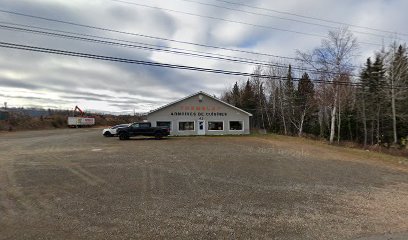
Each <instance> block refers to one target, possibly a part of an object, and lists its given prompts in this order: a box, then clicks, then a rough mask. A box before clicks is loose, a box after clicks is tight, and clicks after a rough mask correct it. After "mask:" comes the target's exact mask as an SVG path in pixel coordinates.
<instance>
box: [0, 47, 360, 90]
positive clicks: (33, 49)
mask: <svg viewBox="0 0 408 240" xmlns="http://www.w3.org/2000/svg"><path fill="white" fill-rule="evenodd" d="M0 47H3V48H11V49H19V50H25V51H31V52H40V53H48V54H57V55H64V56H72V57H80V58H89V59H96V60H103V61H112V62H120V63H129V64H139V65H146V66H154V67H164V68H172V69H181V70H190V71H199V72H207V73H217V74H224V75H233V76H244V77H254V78H265V79H269V80H284V79H286V77H282V76H272V75H265V74H255V73H248V72H239V71H227V70H223V69H213V68H201V67H194V66H186V65H177V64H167V63H158V62H151V61H143V60H135V59H128V58H118V57H110V56H103V55H96V54H88V53H82V52H73V51H65V50H59V49H51V48H42V47H35V46H30V45H22V44H15V43H9V42H0ZM292 79H293V80H294V81H300V79H301V78H295V77H293V78H292ZM311 81H312V82H313V83H321V84H336V85H346V86H361V84H360V83H353V82H344V81H327V80H319V79H311Z"/></svg>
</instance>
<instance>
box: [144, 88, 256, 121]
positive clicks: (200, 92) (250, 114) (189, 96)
mask: <svg viewBox="0 0 408 240" xmlns="http://www.w3.org/2000/svg"><path fill="white" fill-rule="evenodd" d="M199 94H202V95H205V96H207V97H209V98H212V99H214V100H216V101H218V102H220V103H223V104H225V105H227V106H229V107H231V108H233V109H235V110H238V111H240V112H243V113H245V114H247V115H248V116H250V117H252V113H249V112H247V111H244V110H242V109H240V108H237V107H235V106H234V105H231V104H229V103H227V102H224V101H222V100H220V99H218V98H216V97H214V96H211V95H210V94H208V93H205V92H203V91H199V92H197V93H194V94H191V95H188V96H187V97H184V98H182V99H179V100H177V101H174V102H171V103H169V104H166V105H164V106H161V107H159V108H156V109H154V110H152V111H150V112H149V113H148V114H147V115H149V114H151V113H154V112H157V111H159V110H161V109H164V108H167V107H169V106H171V105H174V104H176V103H179V102H181V101H184V100H186V99H188V98H191V97H194V96H196V95H199Z"/></svg>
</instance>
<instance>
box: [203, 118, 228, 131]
mask: <svg viewBox="0 0 408 240" xmlns="http://www.w3.org/2000/svg"><path fill="white" fill-rule="evenodd" d="M210 122H222V130H210ZM207 131H210V132H223V131H225V122H224V121H218V120H213V121H210V120H208V121H207Z"/></svg>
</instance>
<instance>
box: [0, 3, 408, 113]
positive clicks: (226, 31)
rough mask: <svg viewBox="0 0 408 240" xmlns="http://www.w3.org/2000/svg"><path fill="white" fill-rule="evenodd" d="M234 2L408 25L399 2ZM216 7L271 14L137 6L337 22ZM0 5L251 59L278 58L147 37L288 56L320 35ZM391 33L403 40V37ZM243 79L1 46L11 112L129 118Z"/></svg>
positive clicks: (95, 48) (62, 7) (90, 48)
mask: <svg viewBox="0 0 408 240" xmlns="http://www.w3.org/2000/svg"><path fill="white" fill-rule="evenodd" d="M236 2H237V3H243V4H247V5H251V6H255V7H258V8H270V9H276V10H279V11H287V12H290V13H293V14H298V15H309V16H313V17H315V18H323V19H331V20H334V21H339V22H348V23H350V24H355V25H364V26H368V27H371V28H378V29H386V30H390V31H391V32H392V31H400V32H404V31H405V25H404V24H405V22H407V20H408V16H407V15H406V14H405V13H404V11H402V10H403V9H407V8H408V2H406V1H402V0H399V1H382V0H375V1H358V2H356V1H352V0H346V1H334V0H331V1H322V0H313V1H307V2H306V1H296V0H285V1H273V4H272V1H267V0H258V1H251V2H248V1H243V0H240V1H236ZM216 4H217V5H223V6H226V7H229V8H234V9H238V10H246V11H251V12H258V13H261V14H268V15H272V16H275V17H265V16H261V15H259V14H258V15H257V14H247V13H242V12H237V11H232V10H228V9H222V8H215V7H211V6H205V5H199V4H196V3H192V2H185V1H180V0H174V1H163V0H152V1H149V2H148V3H146V5H152V6H157V7H162V8H169V9H174V10H179V11H184V12H191V13H196V14H200V15H206V16H214V17H218V18H225V19H230V20H233V21H242V22H246V23H250V24H256V25H264V26H269V27H271V28H273V27H275V28H281V29H283V30H285V29H287V30H291V31H298V32H305V33H314V34H318V35H326V34H327V31H328V29H327V28H324V27H321V26H313V25H308V24H304V23H300V22H294V21H285V20H282V19H279V17H281V18H282V17H285V18H292V19H298V20H301V21H307V22H312V23H316V24H324V25H330V26H333V27H338V26H339V25H338V24H334V23H329V22H322V21H318V20H316V19H306V18H299V17H295V16H293V15H292V16H291V15H284V14H279V13H277V12H271V11H265V10H261V9H251V8H248V7H244V6H239V5H230V4H227V3H222V2H217V3H216ZM1 8H2V9H6V10H11V11H17V12H23V13H27V14H31V15H37V16H41V17H44V18H54V19H60V20H63V21H70V22H75V23H79V24H86V25H92V26H97V27H102V28H109V29H112V30H113V31H118V32H116V33H115V32H112V31H102V30H98V29H92V28H84V27H79V26H74V25H68V24H63V23H57V22H50V21H46V20H39V19H33V18H28V17H23V16H16V15H10V14H5V13H0V21H7V22H13V23H20V24H28V25H33V26H41V27H45V28H53V29H57V30H63V31H72V32H77V33H81V34H91V35H96V36H101V37H109V38H115V39H120V40H126V41H132V42H142V43H148V44H156V45H161V46H167V47H177V48H182V49H190V50H195V51H201V52H207V53H210V54H223V55H228V56H231V57H240V58H250V59H254V60H260V61H270V60H276V61H282V60H281V59H276V58H275V59H274V58H271V57H265V56H260V55H253V54H247V53H242V52H234V51H228V50H225V49H224V50H222V49H212V48H204V47H199V46H193V45H188V44H183V43H180V42H174V41H173V42H171V41H165V40H160V39H155V38H152V37H148V36H155V37H159V38H167V39H176V40H178V41H184V42H195V43H199V44H206V45H215V46H220V47H224V48H234V49H239V50H245V51H255V52H262V53H270V54H274V55H282V56H289V57H293V56H294V54H295V50H296V49H300V50H311V49H312V48H314V47H317V46H319V45H320V41H321V39H320V38H319V37H312V36H307V35H301V34H295V33H291V32H285V31H276V30H272V29H268V28H260V27H251V26H248V25H242V24H236V23H231V22H225V21H218V20H214V19H208V18H203V17H197V16H192V15H185V14H180V13H175V12H168V11H165V10H157V9H149V8H143V7H138V6H134V5H129V4H121V3H118V2H114V1H109V0H100V1H82V0H71V1H65V0H37V1H31V0H22V1H13V0H5V1H3V2H2V7H1ZM350 29H351V30H353V31H357V32H360V33H355V34H356V36H357V37H358V38H359V40H361V41H363V42H373V43H378V44H381V43H382V42H384V44H385V45H386V46H387V45H388V44H389V42H390V41H391V40H392V39H389V36H390V35H393V34H391V33H389V34H387V33H381V32H378V31H373V30H369V29H360V28H356V27H351V28H350ZM119 32H129V33H136V34H143V35H146V37H141V36H135V35H132V34H121V33H119ZM361 32H371V33H377V34H384V35H386V36H385V37H384V38H381V37H375V36H372V35H367V34H362V33H361ZM147 35H148V36H147ZM397 37H401V38H405V39H406V36H405V35H400V36H397ZM0 41H4V42H14V43H18V44H26V45H33V46H40V47H46V48H55V49H62V50H67V51H76V52H84V53H89V54H98V55H104V56H113V57H119V58H128V59H135V60H142V61H153V62H160V63H169V64H179V65H189V66H197V67H203V68H215V69H226V70H231V71H242V72H250V71H252V70H253V67H254V66H251V65H248V64H237V63H232V62H227V61H221V60H211V59H204V58H193V57H188V56H182V55H175V54H168V53H164V52H159V51H145V50H141V49H136V48H125V47H118V46H111V45H106V44H97V43H89V42H84V41H74V40H69V39H62V38H56V37H50V36H42V35H33V34H29V33H21V32H14V31H6V30H3V29H0ZM135 44H136V43H135ZM379 48H380V46H375V45H364V44H362V45H361V48H360V51H359V52H360V54H361V56H358V57H357V58H356V64H357V65H359V64H363V63H364V61H365V59H366V58H367V57H369V55H370V54H372V53H373V52H374V51H375V50H377V49H379ZM245 79H246V78H245V77H234V76H229V75H220V74H218V75H217V74H210V73H202V72H194V71H185V70H177V69H169V68H159V67H152V66H143V65H136V64H127V63H119V62H109V61H98V60H93V59H81V58H76V57H69V56H58V55H52V54H44V53H33V52H27V51H21V50H11V49H4V48H0V89H1V90H2V92H3V94H1V95H0V102H1V101H7V102H9V105H10V106H13V105H14V106H24V105H38V106H42V105H43V106H50V105H52V106H57V107H59V108H72V107H73V106H75V105H80V106H81V107H83V108H85V109H98V110H100V111H110V112H132V111H133V109H136V111H148V110H151V109H154V108H156V107H159V106H160V105H164V104H166V103H168V102H171V101H174V100H176V99H178V98H181V97H183V96H186V95H189V94H191V93H194V92H197V91H200V90H202V91H205V92H208V93H210V94H216V95H219V94H221V92H222V91H223V90H224V89H226V87H227V86H231V85H232V84H233V83H234V82H235V81H243V80H245ZM44 99H46V100H44Z"/></svg>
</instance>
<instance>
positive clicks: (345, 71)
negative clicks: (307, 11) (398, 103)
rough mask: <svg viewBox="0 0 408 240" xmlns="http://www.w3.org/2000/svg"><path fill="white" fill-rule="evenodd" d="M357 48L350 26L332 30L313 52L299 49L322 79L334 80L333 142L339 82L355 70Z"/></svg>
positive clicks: (332, 106)
mask: <svg viewBox="0 0 408 240" xmlns="http://www.w3.org/2000/svg"><path fill="white" fill-rule="evenodd" d="M357 48H358V44H357V39H356V38H355V37H354V36H353V34H352V33H351V32H350V31H349V30H348V28H341V29H339V30H337V31H330V32H329V34H328V37H327V38H325V39H323V40H322V43H321V46H320V47H318V48H315V49H314V50H313V51H312V52H301V51H297V55H298V57H299V60H300V61H301V62H303V63H304V64H306V65H308V66H310V67H312V68H313V69H314V70H316V71H318V72H319V74H320V78H321V79H324V80H326V81H331V82H333V85H332V86H331V89H329V90H330V91H331V93H332V98H331V101H330V102H329V108H330V110H331V114H330V137H329V141H330V143H331V144H332V143H333V141H334V135H335V127H336V115H337V107H338V101H339V84H338V83H339V82H340V79H341V76H342V75H349V74H350V73H352V72H353V65H352V60H353V56H354V53H355V52H356V50H357ZM322 104H324V103H322Z"/></svg>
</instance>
